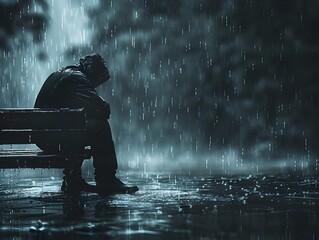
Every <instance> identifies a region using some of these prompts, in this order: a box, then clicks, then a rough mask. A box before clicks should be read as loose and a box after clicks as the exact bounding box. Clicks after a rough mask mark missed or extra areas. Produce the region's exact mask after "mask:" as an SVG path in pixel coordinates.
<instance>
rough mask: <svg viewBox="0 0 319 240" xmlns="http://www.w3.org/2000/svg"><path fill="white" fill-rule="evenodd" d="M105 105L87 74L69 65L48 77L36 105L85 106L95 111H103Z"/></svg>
mask: <svg viewBox="0 0 319 240" xmlns="http://www.w3.org/2000/svg"><path fill="white" fill-rule="evenodd" d="M105 105H106V102H105V101H104V100H103V99H102V98H101V97H100V96H99V95H98V93H97V92H96V90H95V89H94V87H93V85H92V84H91V83H90V81H89V80H88V79H87V78H86V76H85V75H84V74H83V73H82V72H81V71H80V70H79V69H78V68H77V67H76V66H69V67H66V68H64V69H63V70H61V71H57V72H54V73H52V74H51V75H50V76H49V77H48V78H47V79H46V81H45V83H44V84H43V86H42V88H41V90H40V92H39V94H38V96H37V99H36V101H35V105H34V107H36V108H85V109H86V110H87V111H88V112H93V111H103V110H104V109H105Z"/></svg>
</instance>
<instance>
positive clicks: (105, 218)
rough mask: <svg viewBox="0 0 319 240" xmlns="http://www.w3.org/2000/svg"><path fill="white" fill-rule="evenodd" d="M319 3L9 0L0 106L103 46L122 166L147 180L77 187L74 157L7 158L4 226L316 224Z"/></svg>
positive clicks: (100, 230) (244, 228)
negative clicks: (70, 165)
mask: <svg viewBox="0 0 319 240" xmlns="http://www.w3.org/2000/svg"><path fill="white" fill-rule="evenodd" d="M318 10H319V2H318V1H315V0H305V1H297V0H291V1H286V0H280V1H278V0H277V1H276V0H270V1H257V0H185V1H181V0H175V1H169V0H161V1H156V0H134V1H133V0H116V1H115V0H105V1H104V0H80V1H76V0H66V1H62V0H23V1H22V0H14V1H10V0H0V12H1V22H0V64H1V65H0V66H1V67H0V92H1V94H0V108H32V107H33V106H34V101H35V98H36V96H37V94H38V92H39V90H40V88H41V86H42V84H43V82H44V81H45V79H46V78H47V77H48V76H49V75H50V74H51V73H52V72H54V71H56V70H58V69H60V68H61V67H64V66H66V65H71V64H74V63H77V61H78V59H79V58H80V57H82V56H84V55H86V54H90V53H93V52H96V53H99V54H101V55H102V56H103V57H104V58H105V60H106V63H107V65H108V68H109V70H110V75H111V79H110V81H108V82H107V83H105V84H103V85H101V86H100V87H99V88H98V89H97V91H98V92H99V94H100V95H101V96H102V97H103V98H104V99H105V100H106V101H107V102H109V103H110V106H111V118H110V120H109V122H110V125H111V128H112V134H113V138H114V143H115V147H116V152H117V156H118V159H119V172H118V174H119V175H120V176H121V177H122V178H123V179H125V181H126V182H129V183H132V184H136V185H138V186H139V187H140V191H139V192H137V193H136V194H134V195H128V196H121V195H115V196H111V197H108V198H101V197H99V196H97V195H94V194H84V195H82V197H81V198H76V199H74V198H68V197H65V196H62V195H61V193H60V192H59V189H60V184H61V179H62V177H63V173H62V170H58V169H37V170H35V169H2V170H0V210H1V212H2V213H0V216H1V217H0V218H1V225H0V236H1V237H0V238H1V239H2V236H3V239H19V237H21V238H26V239H33V238H35V237H40V238H41V237H43V238H45V239H56V238H57V237H60V236H66V237H69V238H76V239H82V238H83V239H87V238H88V237H91V238H94V239H95V237H96V239H100V237H113V238H119V239H122V238H132V239H141V238H146V239H153V238H156V239H162V238H167V237H168V238H174V239H223V238H225V239H239V238H243V239H245V238H247V239H248V238H250V239H260V238H261V239H264V238H265V239H270V238H274V239H294V238H296V237H297V236H303V237H304V238H305V239H318V238H319V231H318V229H319V224H318V216H319V212H318V209H319V208H318V207H319V192H318V173H319V166H318V156H319V152H318V149H319V148H318V144H319V128H318V124H317V123H318V121H319V114H318V111H317V108H318V96H319V85H318V81H317V76H318V75H319V68H318V66H317V65H318V59H319V45H318V43H319V34H318V31H317V29H318V26H319V17H318V14H317V12H318ZM8 149H9V150H10V149H36V146H35V145H0V150H8ZM82 171H83V175H84V177H85V178H86V179H87V180H88V181H93V182H94V175H93V172H94V169H93V166H92V161H89V160H88V161H85V162H84V164H83V166H82ZM267 218H271V219H272V220H269V219H267ZM70 219H71V220H72V221H71V222H70V221H69V220H70ZM298 219H302V220H303V221H302V224H298Z"/></svg>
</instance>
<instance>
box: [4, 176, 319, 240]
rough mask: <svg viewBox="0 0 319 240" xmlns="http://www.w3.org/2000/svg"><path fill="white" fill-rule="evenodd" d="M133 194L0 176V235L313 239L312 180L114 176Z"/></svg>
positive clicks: (316, 208)
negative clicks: (63, 188)
mask: <svg viewBox="0 0 319 240" xmlns="http://www.w3.org/2000/svg"><path fill="white" fill-rule="evenodd" d="M120 177H121V178H122V180H124V181H125V182H128V183H130V184H136V185H138V186H139V187H140V191H139V192H137V193H136V194H134V195H115V196H109V197H99V196H97V195H95V194H82V195H81V197H67V196H64V195H62V194H61V193H60V192H59V187H60V183H61V179H60V178H58V179H56V178H53V177H52V178H44V177H41V178H18V179H17V178H2V180H1V188H0V216H1V228H0V239H319V186H318V185H319V178H318V177H300V176H290V175H285V176H273V175H267V176H264V175H257V176H231V177H220V176H200V175H197V176H190V175H180V174H179V175H175V174H168V173H162V174H145V173H129V174H125V175H124V174H121V175H120Z"/></svg>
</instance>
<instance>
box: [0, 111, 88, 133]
mask: <svg viewBox="0 0 319 240" xmlns="http://www.w3.org/2000/svg"><path fill="white" fill-rule="evenodd" d="M85 124H86V118H85V112H84V110H83V109H68V108H65V109H38V108H31V109H8V108H2V109H0V129H10V128H13V129H24V128H35V129H50V128H60V129H68V128H84V127H85Z"/></svg>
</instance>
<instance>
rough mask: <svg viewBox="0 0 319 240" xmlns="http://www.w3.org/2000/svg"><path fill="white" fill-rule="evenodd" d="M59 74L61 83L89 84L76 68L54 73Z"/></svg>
mask: <svg viewBox="0 0 319 240" xmlns="http://www.w3.org/2000/svg"><path fill="white" fill-rule="evenodd" d="M56 74H61V81H63V82H81V83H87V84H89V83H90V81H89V80H88V78H87V77H86V76H85V74H83V73H82V72H81V71H80V70H79V69H78V68H75V67H66V68H64V69H62V70H59V71H57V72H56Z"/></svg>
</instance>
